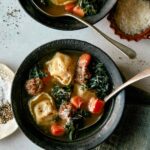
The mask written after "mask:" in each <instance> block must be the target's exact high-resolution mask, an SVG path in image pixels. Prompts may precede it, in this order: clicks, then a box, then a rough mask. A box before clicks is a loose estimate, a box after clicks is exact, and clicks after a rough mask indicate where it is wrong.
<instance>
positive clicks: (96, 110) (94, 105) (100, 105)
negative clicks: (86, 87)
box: [88, 97, 105, 114]
mask: <svg viewBox="0 0 150 150" xmlns="http://www.w3.org/2000/svg"><path fill="white" fill-rule="evenodd" d="M104 105H105V102H104V101H102V100H100V99H97V98H95V97H92V98H91V99H90V101H89V104H88V109H89V111H90V112H91V113H93V114H100V113H102V111H103V109H104Z"/></svg>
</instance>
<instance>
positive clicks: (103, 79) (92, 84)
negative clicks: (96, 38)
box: [86, 62, 111, 99]
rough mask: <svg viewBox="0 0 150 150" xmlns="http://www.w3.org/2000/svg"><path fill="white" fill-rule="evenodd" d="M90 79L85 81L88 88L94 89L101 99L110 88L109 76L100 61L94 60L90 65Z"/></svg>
mask: <svg viewBox="0 0 150 150" xmlns="http://www.w3.org/2000/svg"><path fill="white" fill-rule="evenodd" d="M90 72H91V73H92V77H91V79H89V80H88V81H87V83H86V86H87V88H88V89H92V90H95V91H96V94H97V97H98V98H101V99H103V98H104V97H105V96H106V95H107V94H108V93H109V91H110V90H111V81H110V77H109V75H108V73H107V70H106V69H105V66H104V65H103V64H102V63H100V62H98V63H97V62H94V63H93V64H92V65H91V67H90Z"/></svg>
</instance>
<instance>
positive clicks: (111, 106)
mask: <svg viewBox="0 0 150 150" xmlns="http://www.w3.org/2000/svg"><path fill="white" fill-rule="evenodd" d="M56 51H59V52H66V51H69V52H72V53H74V52H87V53H90V54H91V55H92V57H94V58H95V59H97V60H99V61H101V62H102V63H103V64H104V65H105V67H106V69H107V71H108V73H109V75H110V78H111V80H112V84H113V87H114V88H116V87H117V86H119V85H121V84H122V83H123V81H122V78H121V75H120V73H119V71H118V69H117V67H116V65H115V64H114V62H113V61H112V60H111V58H110V57H109V56H107V55H106V54H105V53H104V52H103V51H102V50H101V49H99V48H97V47H95V46H93V45H91V44H89V43H87V42H83V41H79V40H73V39H72V40H69V39H64V40H57V41H53V42H50V43H47V44H45V45H43V46H40V47H39V48H37V49H35V50H34V51H33V52H32V53H31V54H29V55H28V56H27V57H26V58H25V60H24V61H23V62H22V64H21V66H20V67H19V69H18V71H17V73H16V75H15V78H14V81H13V86H12V94H11V97H12V108H13V111H14V115H15V118H16V120H17V122H18V125H19V126H20V128H21V129H22V131H23V132H24V133H25V134H26V136H27V137H28V138H29V139H30V140H31V141H33V142H34V143H36V144H37V145H39V146H41V147H43V148H45V149H50V150H56V149H59V150H64V149H65V150H70V149H72V150H76V149H79V148H80V149H82V150H88V149H91V148H93V147H95V146H97V145H99V144H100V143H101V142H103V141H104V140H105V139H106V138H107V137H108V136H109V135H110V134H111V133H112V132H113V130H114V129H115V127H116V126H117V124H118V122H119V120H120V118H121V116H122V113H123V109H124V102H125V93H124V91H122V92H121V93H120V94H118V95H117V96H116V97H115V98H114V99H113V100H112V101H109V102H108V103H107V104H106V107H105V111H104V114H103V116H102V118H101V119H100V120H99V121H98V122H97V123H96V124H95V125H93V126H91V127H89V128H87V129H85V130H82V131H80V133H79V136H78V138H77V139H76V140H73V141H61V140H56V139H52V138H50V137H48V136H47V135H45V134H43V133H42V132H40V130H39V129H38V127H37V126H36V125H35V123H34V121H33V119H32V117H31V115H30V112H29V109H28V101H27V97H26V96H25V95H26V94H25V89H24V84H25V81H26V79H27V76H28V72H29V69H30V68H31V67H32V66H34V65H35V64H36V63H37V62H38V61H39V60H41V59H42V58H43V57H45V56H51V55H53V54H54V53H55V52H56Z"/></svg>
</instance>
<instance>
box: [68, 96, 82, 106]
mask: <svg viewBox="0 0 150 150" xmlns="http://www.w3.org/2000/svg"><path fill="white" fill-rule="evenodd" d="M71 104H72V105H73V106H74V107H75V108H80V107H81V105H82V104H83V100H82V98H81V97H80V96H74V97H72V98H71Z"/></svg>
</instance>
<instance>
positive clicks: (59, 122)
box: [25, 52, 110, 140]
mask: <svg viewBox="0 0 150 150" xmlns="http://www.w3.org/2000/svg"><path fill="white" fill-rule="evenodd" d="M88 57H89V59H87V58H88ZM93 62H94V63H93ZM95 63H96V65H97V64H99V62H96V61H95V60H94V59H93V58H92V56H91V55H90V54H87V53H73V54H72V53H60V52H57V53H55V54H54V56H53V57H51V58H49V57H45V58H43V59H42V60H39V62H38V63H37V64H36V65H35V66H36V67H33V68H31V70H30V72H29V80H27V81H26V84H25V88H26V91H27V93H28V94H29V95H30V96H31V98H30V99H29V110H30V113H31V115H32V116H33V119H34V120H35V122H36V124H37V125H38V126H39V127H40V129H41V130H42V131H43V132H44V133H45V134H47V135H48V136H53V137H54V138H58V139H63V140H64V139H68V137H70V135H71V133H72V132H76V133H77V132H78V130H81V129H82V128H83V129H84V128H86V126H89V125H90V124H93V122H96V120H97V119H99V118H100V116H102V114H103V111H104V109H103V107H102V108H101V106H99V105H100V104H99V105H97V106H96V103H99V100H100V98H101V99H102V98H103V96H104V95H107V93H108V92H109V90H110V79H109V76H108V75H107V73H106V74H105V72H106V70H104V72H103V74H102V75H103V76H104V77H105V76H106V78H108V83H105V84H106V86H108V87H109V88H108V89H107V90H106V91H105V92H104V93H103V94H104V95H103V94H101V97H100V93H99V96H98V92H97V89H95V88H91V87H90V86H91V84H93V83H92V80H93V79H94V78H95V77H96V76H97V75H96V74H95V73H94V72H93V71H92V69H93V68H94V67H93V64H94V65H95ZM96 65H95V67H96ZM101 65H102V64H101ZM84 67H85V68H84ZM99 69H101V70H102V68H99ZM104 69H105V68H104ZM81 71H82V72H81ZM79 76H80V77H79ZM81 78H82V80H80V79H81ZM105 80H106V79H105ZM81 81H82V82H81ZM92 86H93V85H92ZM103 86H104V85H103ZM97 88H98V87H97ZM97 101H98V102H97ZM91 105H92V106H91ZM101 105H102V104H101ZM97 107H99V110H97ZM73 130H74V131H73ZM76 133H73V134H72V137H71V138H70V140H73V139H74V137H73V135H75V134H76Z"/></svg>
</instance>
